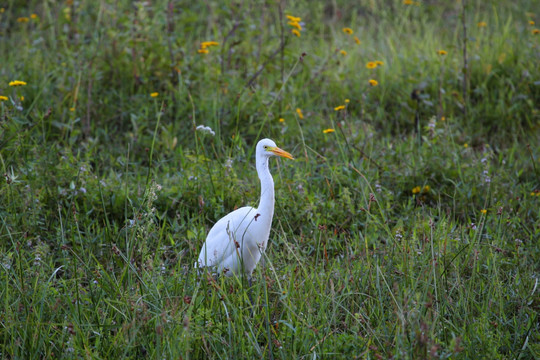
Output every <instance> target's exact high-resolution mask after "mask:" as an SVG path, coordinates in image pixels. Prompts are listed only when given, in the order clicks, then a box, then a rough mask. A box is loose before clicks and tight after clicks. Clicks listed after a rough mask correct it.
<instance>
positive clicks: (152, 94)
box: [150, 92, 159, 98]
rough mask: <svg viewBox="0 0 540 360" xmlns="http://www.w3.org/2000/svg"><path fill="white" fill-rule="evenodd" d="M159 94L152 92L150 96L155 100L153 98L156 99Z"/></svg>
mask: <svg viewBox="0 0 540 360" xmlns="http://www.w3.org/2000/svg"><path fill="white" fill-rule="evenodd" d="M158 95H159V93H158V92H153V93H151V94H150V96H151V97H153V98H155V97H158Z"/></svg>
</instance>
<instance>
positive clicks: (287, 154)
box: [268, 146, 294, 160]
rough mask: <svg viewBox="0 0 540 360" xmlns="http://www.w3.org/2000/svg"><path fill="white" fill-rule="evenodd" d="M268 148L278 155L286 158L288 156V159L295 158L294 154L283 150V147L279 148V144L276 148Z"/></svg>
mask: <svg viewBox="0 0 540 360" xmlns="http://www.w3.org/2000/svg"><path fill="white" fill-rule="evenodd" d="M268 150H270V151H271V152H273V153H274V154H276V155H277V156H281V157H284V158H287V159H291V160H294V158H293V156H292V155H291V154H289V153H288V152H286V151H285V150H282V149H280V148H278V147H277V146H276V147H274V148H270V149H268Z"/></svg>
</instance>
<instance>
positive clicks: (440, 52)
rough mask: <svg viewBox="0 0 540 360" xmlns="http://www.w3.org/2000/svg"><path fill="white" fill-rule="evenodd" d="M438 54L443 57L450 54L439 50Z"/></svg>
mask: <svg viewBox="0 0 540 360" xmlns="http://www.w3.org/2000/svg"><path fill="white" fill-rule="evenodd" d="M437 54H439V55H441V56H444V55H446V54H448V51H446V50H438V51H437Z"/></svg>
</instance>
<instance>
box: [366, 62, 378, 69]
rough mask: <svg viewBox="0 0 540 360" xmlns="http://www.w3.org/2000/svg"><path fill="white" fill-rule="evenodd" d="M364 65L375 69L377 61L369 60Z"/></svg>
mask: <svg viewBox="0 0 540 360" xmlns="http://www.w3.org/2000/svg"><path fill="white" fill-rule="evenodd" d="M366 67H367V68H368V69H375V68H376V67H377V63H376V62H375V61H370V62H368V63H367V64H366Z"/></svg>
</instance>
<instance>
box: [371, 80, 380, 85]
mask: <svg viewBox="0 0 540 360" xmlns="http://www.w3.org/2000/svg"><path fill="white" fill-rule="evenodd" d="M369 85H371V86H377V85H379V82H378V81H377V80H373V79H369Z"/></svg>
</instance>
